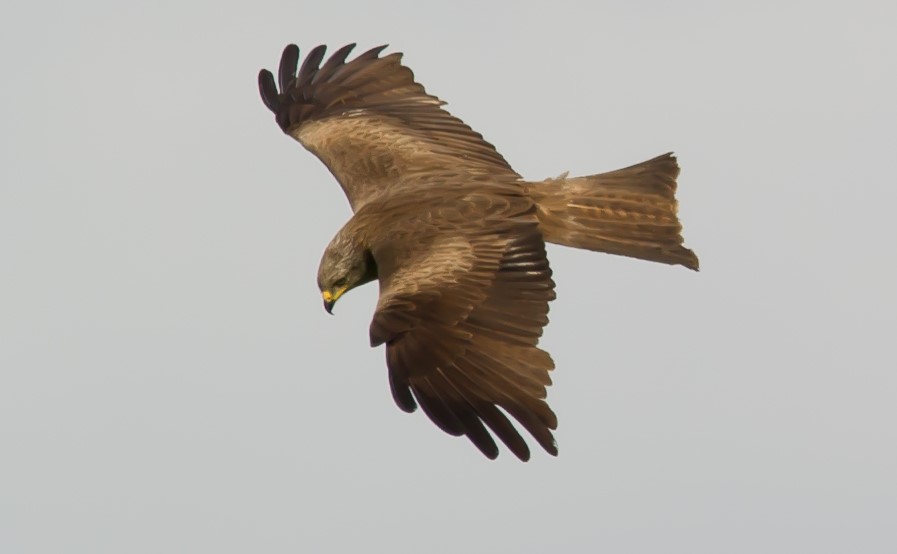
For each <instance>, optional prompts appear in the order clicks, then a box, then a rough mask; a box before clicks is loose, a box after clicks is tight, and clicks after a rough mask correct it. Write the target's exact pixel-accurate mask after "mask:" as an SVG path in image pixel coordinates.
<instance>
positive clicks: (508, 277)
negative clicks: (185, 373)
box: [259, 44, 698, 461]
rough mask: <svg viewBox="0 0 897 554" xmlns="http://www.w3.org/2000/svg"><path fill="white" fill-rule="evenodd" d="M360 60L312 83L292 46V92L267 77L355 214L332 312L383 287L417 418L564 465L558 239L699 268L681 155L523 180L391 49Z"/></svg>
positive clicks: (315, 64) (405, 403) (378, 329)
mask: <svg viewBox="0 0 897 554" xmlns="http://www.w3.org/2000/svg"><path fill="white" fill-rule="evenodd" d="M354 47H355V44H349V45H347V46H344V47H343V48H340V49H339V50H337V51H336V52H335V53H334V54H333V55H331V56H330V57H329V58H328V59H327V60H326V61H324V58H325V51H326V47H325V46H323V45H321V46H318V47H316V48H314V49H312V50H311V51H310V52H309V53H308V55H307V56H306V57H305V60H304V61H303V63H302V66H301V67H299V70H298V72H297V67H298V65H299V48H298V47H297V46H296V45H294V44H290V45H289V46H287V47H286V48H285V49H284V51H283V55H282V57H281V60H280V68H279V71H278V75H277V82H275V79H274V76H273V75H272V74H271V72H269V71H267V70H264V69H263V70H262V71H261V72H260V73H259V90H260V92H261V96H262V100H263V101H264V103H265V105H266V106H267V107H268V109H270V110H271V111H272V112H273V113H274V116H275V120H276V122H277V124H278V125H279V126H280V128H281V129H282V130H283V132H284V133H286V134H288V135H290V136H291V137H293V138H294V139H296V140H297V141H299V142H300V143H301V144H302V145H303V146H304V147H305V148H306V149H308V150H309V151H311V152H312V153H313V154H314V155H315V156H317V157H318V158H319V159H320V160H321V161H322V162H324V164H325V165H326V166H327V167H328V168H329V169H330V171H331V173H333V175H334V177H336V180H337V181H338V182H339V184H340V186H341V187H342V189H343V191H344V192H345V194H346V197H347V198H348V200H349V204H350V205H351V207H352V210H353V212H354V216H353V217H352V218H351V219H350V220H349V221H348V222H347V223H346V224H345V226H344V227H343V228H342V229H340V231H339V232H337V234H336V236H335V237H334V238H333V240H332V241H331V242H330V244H329V245H328V246H327V249H326V250H325V251H324V255H323V258H322V260H321V264H320V268H319V270H318V287H319V288H320V290H321V295H322V297H323V302H324V308H325V309H326V310H327V311H328V312H331V310H332V309H333V305H334V304H335V303H336V302H337V300H339V299H340V298H341V297H342V296H343V295H344V294H345V293H346V292H348V291H350V290H352V289H354V288H356V287H358V286H360V285H363V284H365V283H369V282H371V281H374V280H377V281H379V284H380V296H379V299H378V302H377V307H376V310H375V312H374V316H373V321H372V322H371V326H370V341H371V346H379V345H383V344H385V345H386V365H387V367H388V370H389V386H390V390H391V392H392V397H393V399H394V400H395V402H396V404H397V405H398V406H399V408H401V409H402V410H404V411H406V412H413V411H414V410H415V409H416V408H417V406H418V405H419V406H420V407H421V408H422V409H423V411H424V412H425V413H426V414H427V416H429V418H430V419H431V420H432V421H433V423H435V424H436V425H437V426H438V427H439V428H440V429H442V430H443V431H445V432H446V433H449V434H451V435H455V436H461V435H464V436H466V437H467V438H468V439H469V440H470V441H471V442H473V444H474V445H475V446H476V447H477V448H478V449H479V450H480V451H481V452H482V453H483V454H485V455H486V456H487V457H489V458H490V459H494V458H495V457H497V456H498V452H499V450H498V447H497V445H496V442H495V439H494V437H498V439H500V440H501V441H502V442H503V443H504V444H505V445H506V446H507V448H508V449H510V450H511V452H513V453H514V454H515V455H516V456H517V457H518V458H520V459H521V460H524V461H526V460H528V459H529V457H530V450H529V447H528V446H527V443H526V441H525V440H524V439H523V437H522V436H521V434H520V432H519V431H518V430H517V428H516V427H515V426H514V424H512V422H511V420H510V418H513V419H515V420H516V421H517V423H519V425H520V426H522V428H523V429H525V430H526V431H527V432H529V434H530V435H532V437H533V438H534V439H535V441H536V442H537V443H538V444H539V445H540V446H541V447H542V448H543V449H545V451H547V452H548V453H549V454H551V455H557V452H558V450H557V444H556V442H555V439H554V436H553V434H552V430H555V429H556V428H557V417H556V416H555V414H554V412H553V411H552V410H551V408H550V407H549V406H548V403H547V402H546V401H545V398H546V387H547V386H548V385H550V384H551V379H550V377H549V372H550V371H551V370H552V369H554V363H553V362H552V359H551V357H550V356H549V354H548V353H547V352H545V351H544V350H541V349H540V348H539V347H538V343H539V338H540V336H541V335H542V329H543V327H545V325H546V324H547V323H548V303H549V302H550V301H552V300H554V298H555V291H554V282H553V281H552V273H551V269H550V267H549V264H548V258H547V257H546V253H545V243H546V242H550V243H555V244H562V245H566V246H571V247H574V248H583V249H586V250H593V251H597V252H606V253H610V254H618V255H623V256H629V257H633V258H641V259H643V260H650V261H654V262H661V263H665V264H678V265H682V266H685V267H687V268H690V269H694V270H697V269H698V258H697V256H695V254H694V253H693V252H692V251H691V250H689V249H688V248H685V247H684V246H683V245H682V243H683V240H682V236H681V231H682V226H681V225H680V223H679V220H678V217H677V203H676V197H675V193H676V178H677V176H678V174H679V167H678V165H677V162H676V158H675V157H674V156H673V155H672V154H671V153H670V154H664V155H662V156H658V157H656V158H653V159H651V160H648V161H646V162H642V163H640V164H636V165H633V166H631V167H627V168H625V169H619V170H617V171H611V172H608V173H601V174H598V175H590V176H585V177H568V176H567V175H566V174H565V175H562V176H560V177H558V178H556V179H546V180H544V181H538V182H534V181H527V180H524V179H523V178H522V177H521V176H520V175H519V174H518V173H517V172H515V171H514V169H512V168H511V166H510V165H509V164H508V162H507V161H506V160H505V159H504V157H502V155H501V154H499V153H498V151H497V150H496V149H495V147H494V146H492V144H490V143H488V142H486V141H485V140H484V139H483V137H482V135H480V134H479V133H477V132H475V131H473V130H472V129H471V128H470V127H468V126H467V125H466V124H464V123H463V122H462V121H461V120H460V119H458V118H456V117H454V116H452V115H451V114H449V113H448V112H447V111H446V110H445V109H443V107H442V106H444V105H445V102H443V101H441V100H439V99H438V98H437V97H435V96H433V95H430V94H428V93H427V92H426V91H425V90H424V87H423V86H422V85H421V84H419V83H417V82H416V81H415V80H414V74H413V73H412V71H411V69H409V68H408V67H406V66H404V65H403V64H402V54H401V53H398V52H396V53H391V54H387V55H381V54H382V52H383V50H385V49H386V46H379V47H377V48H373V49H371V50H368V51H367V52H364V53H363V54H361V55H359V56H357V57H355V58H354V59H352V60H351V61H347V60H348V57H349V54H350V52H351V51H352V49H353V48H354ZM322 62H323V64H322ZM278 84H279V88H278ZM508 416H510V418H509V417H508Z"/></svg>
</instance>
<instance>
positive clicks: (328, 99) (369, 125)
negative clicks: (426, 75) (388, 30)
mask: <svg viewBox="0 0 897 554" xmlns="http://www.w3.org/2000/svg"><path fill="white" fill-rule="evenodd" d="M354 47H355V45H354V44H349V45H347V46H344V47H343V48H340V49H339V50H337V51H336V52H335V53H334V54H333V55H332V56H331V57H330V58H329V59H328V60H327V61H326V62H325V63H324V65H321V62H322V61H323V60H324V52H325V50H326V47H325V46H324V45H321V46H318V47H317V48H314V49H313V50H312V51H311V52H309V54H308V56H306V58H305V61H304V62H303V63H302V67H301V68H300V69H299V73H298V75H297V73H296V67H297V65H298V62H299V48H298V47H297V46H296V45H294V44H290V45H289V46H287V47H286V48H285V49H284V51H283V56H282V58H281V60H280V70H279V72H278V80H279V82H280V91H279V92H278V88H277V84H275V82H274V76H273V75H272V74H271V72H269V71H267V70H264V69H263V70H262V71H261V72H260V73H259V90H260V92H261V95H262V100H263V101H264V102H265V105H266V106H268V109H270V110H271V111H272V112H274V114H275V119H276V120H277V123H278V125H280V128H281V129H283V131H284V132H285V133H287V134H288V135H290V136H292V137H293V138H295V139H296V140H298V141H299V142H301V143H302V145H303V146H305V147H306V148H307V149H308V150H309V151H311V152H312V153H314V154H315V155H316V156H318V158H320V159H321V161H322V162H324V164H326V165H327V167H328V168H329V169H330V171H331V172H332V173H333V174H334V176H335V177H336V178H337V180H338V181H339V183H340V185H341V186H342V187H343V191H344V192H345V193H346V196H347V197H348V199H349V203H350V204H351V205H352V208H353V210H355V211H357V210H358V208H359V207H360V206H361V205H362V204H364V203H365V202H367V201H368V200H370V199H371V198H372V197H374V196H376V195H378V194H379V193H380V192H382V191H383V190H385V189H386V188H387V187H388V186H389V185H390V183H391V182H394V181H395V179H396V178H397V177H399V176H400V175H407V174H409V173H412V172H429V171H434V170H437V171H438V170H441V169H451V168H455V169H465V170H468V171H470V172H474V173H479V174H489V175H495V176H496V177H499V176H502V177H510V178H515V179H516V178H517V177H519V175H517V173H515V172H514V170H513V169H511V167H510V166H509V165H508V163H507V162H506V161H505V159H504V158H503V157H502V156H501V154H499V153H498V152H497V151H496V150H495V147H494V146H492V145H491V144H489V143H488V142H486V141H485V140H483V137H482V135H480V134H479V133H477V132H475V131H473V130H472V129H471V128H470V127H468V126H467V125H465V124H464V122H462V121H461V120H460V119H458V118H456V117H454V116H452V115H451V114H449V113H448V112H447V111H445V110H443V109H442V108H441V107H440V106H442V105H443V104H444V102H442V101H441V100H439V99H438V98H436V97H435V96H431V95H429V94H427V93H426V91H425V90H424V87H423V86H422V85H420V84H419V83H416V82H415V81H414V74H413V73H412V71H411V70H410V69H409V68H407V67H405V66H403V65H402V54H401V53H398V52H397V53H393V54H389V55H386V56H383V57H380V53H381V52H382V51H383V50H384V49H385V48H386V46H379V47H377V48H373V49H371V50H368V51H367V52H365V53H363V54H361V55H360V56H357V57H356V58H355V59H353V60H351V61H348V62H347V61H346V58H347V57H348V55H349V52H351V51H352V49H353V48H354Z"/></svg>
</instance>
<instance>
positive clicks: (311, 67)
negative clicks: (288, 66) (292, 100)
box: [296, 44, 327, 88]
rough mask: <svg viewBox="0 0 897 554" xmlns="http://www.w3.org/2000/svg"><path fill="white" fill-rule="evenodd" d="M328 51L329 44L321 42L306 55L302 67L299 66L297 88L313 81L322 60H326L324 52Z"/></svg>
mask: <svg viewBox="0 0 897 554" xmlns="http://www.w3.org/2000/svg"><path fill="white" fill-rule="evenodd" d="M326 53H327V45H326V44H319V45H317V46H315V47H314V48H312V50H311V52H309V53H308V55H307V56H305V61H303V62H302V67H300V68H299V76H298V77H296V87H297V88H300V87H303V86H305V85H307V84H308V83H310V82H311V80H312V79H313V78H314V76H315V74H316V73H317V72H318V68H319V67H320V66H321V61H323V60H324V54H326Z"/></svg>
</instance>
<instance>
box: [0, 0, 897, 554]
mask: <svg viewBox="0 0 897 554" xmlns="http://www.w3.org/2000/svg"><path fill="white" fill-rule="evenodd" d="M146 4H147V5H146V6H144V7H135V6H134V5H132V4H129V3H121V2H111V1H110V2H106V3H103V2H96V1H91V0H87V1H83V2H64V3H63V2H58V3H37V2H28V3H25V2H19V1H13V2H9V1H8V0H7V1H5V2H4V4H3V7H2V8H0V64H2V68H3V74H4V76H5V77H4V84H3V86H2V87H0V140H2V148H0V256H2V261H0V551H2V552H3V553H4V554H18V553H45V552H46V553H49V552H65V553H81V552H84V553H107V552H108V553H122V552H127V553H142V552H146V553H157V552H166V553H180V552H184V553H196V552H216V553H229V552H234V553H237V552H389V553H402V552H459V551H463V552H534V553H535V552H547V551H551V552H597V551H603V552H683V553H695V552H707V553H719V552H727V553H728V552H744V553H756V552H764V553H778V552H782V553H793V552H814V553H824V552H864V553H874V552H882V553H884V552H894V551H895V550H897V521H895V520H897V470H895V468H897V430H895V421H897V402H895V399H897V374H895V368H897V360H895V354H894V348H893V341H894V334H895V330H897V318H895V313H897V299H895V287H894V283H897V263H895V257H897V255H895V252H897V248H895V245H894V242H895V238H897V234H895V231H894V222H893V218H894V216H893V214H894V206H895V204H897V183H895V176H894V169H893V166H894V156H895V154H894V153H895V149H897V140H895V139H897V131H895V129H897V108H895V105H894V98H897V75H895V65H894V60H895V59H897V39H895V38H894V30H893V22H894V20H895V16H897V8H895V7H894V4H893V2H884V1H882V2H849V3H843V5H842V6H841V7H834V6H833V5H834V4H835V3H829V4H832V6H830V7H826V6H825V5H824V4H823V3H817V2H812V3H811V2H805V3H800V4H799V3H793V2H792V3H788V2H785V3H782V2H775V3H769V4H768V5H767V4H766V3H764V2H761V3H752V5H751V6H750V7H747V6H746V4H747V3H743V4H744V5H745V6H744V7H739V8H732V7H723V6H722V5H721V3H709V2H708V3H704V2H676V3H667V2H664V3H660V2H654V3H645V4H643V5H641V6H640V7H639V6H636V3H633V2H614V3H602V2H598V3H594V5H593V6H592V7H584V6H585V4H586V3H585V2H583V3H582V5H574V4H565V3H563V2H539V3H535V2H533V3H529V4H527V3H520V4H505V5H503V6H501V7H499V5H498V4H489V3H486V2H470V3H465V2H461V3H455V4H452V5H451V7H449V4H443V6H444V7H441V8H436V7H434V6H432V5H428V4H426V3H424V2H408V3H388V2H376V3H374V2H371V3H365V4H362V3H361V2H357V1H346V2H314V3H312V2H298V1H293V2H282V3H274V2H255V3H250V2H244V3H241V4H242V5H241V6H236V5H228V4H222V3H217V2H215V3H213V2H207V3H198V2H192V3H191V2H187V3H181V2H154V3H152V5H150V4H149V3H146ZM234 4H236V3H234ZM303 4H306V5H303ZM651 4H654V5H651ZM673 4H675V8H674V7H673ZM546 6H547V7H546ZM352 41H357V42H358V43H359V49H366V48H368V47H371V46H374V45H377V44H381V43H385V42H388V43H390V44H391V45H392V46H391V51H404V52H405V53H406V57H405V60H406V63H407V64H408V65H410V66H411V67H412V68H413V69H414V70H415V73H416V75H417V78H418V80H419V81H421V82H422V83H424V84H425V85H426V86H427V89H428V90H429V91H430V92H432V93H434V94H437V95H439V96H440V97H441V98H443V99H445V100H448V101H449V109H450V110H451V111H452V112H453V113H454V114H456V115H458V116H459V117H461V118H462V119H464V120H465V121H466V122H467V123H469V124H470V125H472V126H473V127H474V128H475V129H477V130H479V131H480V132H482V133H483V134H484V135H485V136H486V138H487V139H489V140H490V141H492V142H493V143H494V144H496V145H497V147H498V148H499V150H500V151H501V152H502V153H503V154H504V155H505V156H506V157H507V159H508V160H509V161H510V162H511V163H512V164H513V165H514V167H515V168H516V169H517V170H518V171H519V172H521V173H522V174H524V175H526V176H527V177H530V178H533V179H541V178H544V177H547V176H554V175H557V174H559V173H561V172H563V171H565V170H570V171H571V172H572V174H589V173H596V172H600V171H606V170H611V169H616V168H618V167H621V166H624V165H629V164H632V163H636V162H639V161H642V160H644V159H647V158H649V157H652V156H654V155H657V154H660V153H663V152H666V151H669V150H675V151H676V153H677V154H678V155H679V159H680V163H681V165H682V168H683V171H682V175H681V177H680V192H679V199H680V202H681V211H680V214H681V217H682V220H683V222H684V224H685V237H686V243H687V244H688V245H689V246H690V247H692V248H694V249H695V250H696V251H697V252H698V254H699V255H700V257H701V262H702V268H703V269H702V271H701V272H700V273H698V274H695V273H692V272H689V271H687V270H685V269H682V268H674V267H668V266H663V265H656V264H650V263H647V262H640V261H634V260H627V259H623V258H616V257H611V256H606V255H600V254H594V253H589V252H582V251H574V250H570V249H565V248H561V247H550V248H549V256H550V258H551V261H552V265H553V267H554V270H555V275H556V280H557V283H558V300H557V301H556V302H555V303H553V304H552V311H551V319H552V323H551V325H550V326H549V327H548V328H547V331H546V334H545V338H544V341H543V345H544V346H545V348H546V349H547V350H549V351H550V352H552V354H553V356H554V358H555V361H556V363H557V366H558V369H557V371H556V372H555V373H554V375H553V376H554V379H555V386H554V387H552V388H551V390H550V392H549V400H550V402H551V404H552V406H553V408H554V409H555V411H556V412H557V414H558V417H559V419H560V427H559V429H558V432H557V439H558V442H559V446H560V456H559V457H558V458H556V459H555V458H551V457H550V456H548V455H546V454H544V453H543V452H541V451H539V452H535V453H534V459H533V460H532V461H531V462H530V463H528V464H522V463H520V462H518V461H517V460H516V459H515V458H514V457H513V456H512V455H510V453H509V452H508V451H507V450H503V452H502V455H501V456H500V457H499V459H498V460H497V461H495V462H489V461H488V460H486V459H485V458H483V457H482V456H481V455H480V454H479V452H478V451H477V450H476V449H475V448H474V447H473V446H472V445H470V444H469V443H468V442H467V441H466V440H465V439H456V438H452V437H449V436H447V435H445V434H443V433H442V432H440V431H439V430H438V429H437V428H435V427H434V426H433V425H432V424H431V423H430V422H429V421H428V420H427V419H426V417H425V416H424V415H423V414H421V413H416V414H414V415H406V414H404V413H402V412H400V411H399V410H398V409H397V408H396V407H395V406H394V405H393V402H392V399H391V398H390V395H389V391H388V386H387V381H386V369H385V364H384V359H383V351H382V350H381V349H378V350H372V349H370V348H369V347H368V345H367V327H368V323H369V321H370V316H371V313H372V311H373V306H374V302H375V300H376V286H368V287H365V288H363V289H359V290H358V291H355V292H353V293H351V294H350V295H347V296H346V297H345V298H344V299H343V300H341V301H340V305H339V306H338V312H337V314H338V315H337V317H335V318H331V317H329V316H327V314H326V313H324V311H323V309H322V307H321V301H320V297H319V295H318V292H317V288H316V286H315V272H316V269H317V265H318V261H319V258H320V254H321V252H322V251H323V248H324V246H325V245H326V244H327V242H328V241H329V239H330V237H331V236H332V234H333V233H334V232H335V231H336V230H337V229H338V228H339V227H340V226H341V225H342V224H343V223H344V221H345V220H346V219H347V218H348V217H349V215H350V210H349V207H348V204H347V202H346V201H345V199H344V197H343V195H342V192H341V191H340V190H339V188H338V186H337V185H336V183H335V181H334V180H333V179H332V177H331V176H330V175H329V173H328V172H327V171H326V169H325V168H324V167H323V166H322V165H321V164H320V163H319V162H318V161H317V160H316V159H315V158H314V157H313V156H311V155H310V154H308V153H307V152H305V151H304V150H302V149H301V147H300V146H299V145H298V144H297V143H295V142H293V141H292V140H291V139H289V138H288V137H286V136H284V135H283V134H282V133H281V132H280V130H279V129H278V128H277V126H276V125H275V124H274V122H273V117H272V116H271V114H270V113H269V112H268V111H267V110H266V109H265V107H264V106H263V105H262V103H261V101H260V100H259V98H258V95H257V90H256V84H255V78H256V73H257V71H258V70H259V68H260V67H267V68H272V69H273V68H275V67H276V65H277V63H278V61H279V55H280V51H281V49H282V48H283V46H284V45H285V44H286V43H288V42H296V43H298V44H299V45H300V47H301V48H302V50H303V53H304V52H307V51H308V50H309V49H310V48H311V47H312V46H314V45H316V44H318V43H327V44H329V45H331V47H332V49H333V48H334V47H338V46H340V45H342V44H345V43H347V42H352Z"/></svg>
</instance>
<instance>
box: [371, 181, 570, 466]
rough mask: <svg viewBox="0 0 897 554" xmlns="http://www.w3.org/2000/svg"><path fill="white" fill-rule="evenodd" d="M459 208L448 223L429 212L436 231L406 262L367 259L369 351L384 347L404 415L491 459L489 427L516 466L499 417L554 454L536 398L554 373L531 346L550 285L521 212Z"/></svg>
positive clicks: (511, 434) (539, 244) (536, 237)
mask: <svg viewBox="0 0 897 554" xmlns="http://www.w3.org/2000/svg"><path fill="white" fill-rule="evenodd" d="M464 207H465V211H467V212H468V213H458V214H457V217H455V218H452V217H446V213H445V212H441V213H439V214H438V217H439V218H440V222H439V226H440V229H441V230H442V232H441V233H440V234H439V236H437V237H436V239H435V240H433V241H432V242H429V241H428V242H427V247H426V248H419V249H416V250H415V249H413V248H412V249H411V250H412V251H414V252H415V253H414V254H412V255H410V256H409V257H408V258H407V259H405V260H391V259H384V257H385V255H384V254H383V253H380V252H378V250H377V249H375V250H374V257H375V259H376V260H377V264H378V268H381V269H384V270H386V271H385V273H386V274H385V275H384V274H382V273H381V276H380V279H381V284H380V287H381V288H380V300H379V302H378V305H377V311H376V313H375V315H374V320H373V322H372V323H371V343H372V344H373V345H375V346H376V345H378V344H382V343H386V345H387V346H386V358H387V365H388V366H389V380H390V387H391V389H392V394H393V398H394V399H395V401H396V403H397V404H398V405H399V407H401V408H402V409H403V410H405V411H409V412H410V411H413V410H414V409H415V408H416V407H417V404H420V406H421V407H422V408H423V410H424V412H425V413H426V414H427V415H428V416H429V417H430V419H431V420H432V421H433V422H434V423H436V425H438V426H439V427H440V428H441V429H442V430H444V431H445V432H447V433H450V434H452V435H466V436H467V437H468V438H469V439H470V440H471V441H472V442H473V443H474V444H475V445H476V446H477V447H478V448H479V449H480V450H481V451H482V452H483V453H484V454H485V455H486V456H488V457H489V458H495V457H496V456H497V455H498V448H497V446H496V444H495V441H494V440H493V438H492V435H490V433H489V431H487V427H488V428H489V429H491V430H492V432H493V433H494V434H495V435H496V436H498V437H499V438H500V439H501V440H502V441H503V442H504V443H505V444H506V445H507V446H508V448H510V449H511V451H513V452H514V454H516V455H517V457H519V458H520V459H521V460H527V459H529V456H530V452H529V448H528V447H527V445H526V442H525V441H524V440H523V438H522V437H521V436H520V434H519V432H518V431H517V430H516V429H515V428H514V426H513V425H512V424H511V422H510V421H509V420H508V418H507V417H506V416H505V413H503V412H502V410H504V412H507V413H508V414H510V415H511V416H512V417H513V418H514V419H516V420H517V421H518V422H519V423H520V424H521V425H522V426H523V427H524V428H525V429H526V430H527V431H529V433H530V434H532V435H533V437H535V439H536V440H537V441H538V443H539V444H540V445H541V446H542V447H543V448H544V449H545V450H546V451H548V452H549V453H551V454H553V455H556V454H557V446H556V444H555V442H554V438H553V436H552V433H551V430H552V429H555V428H556V427H557V418H556V417H555V415H554V412H552V411H551V408H549V406H548V404H547V403H546V402H545V400H544V399H545V396H546V390H545V387H546V386H547V385H549V384H550V383H551V379H550V378H549V375H548V372H549V371H550V370H551V369H553V367H554V364H553V362H552V361H551V357H550V356H549V355H548V353H546V352H544V351H542V350H540V349H539V348H537V346H536V345H537V343H538V341H539V337H540V336H541V334H542V328H543V327H544V326H545V325H546V324H547V323H548V317H547V314H548V302H549V301H550V300H552V299H553V298H554V282H553V281H552V280H551V270H550V268H549V266H548V260H547V258H546V256H545V244H544V242H543V240H542V236H541V233H540V232H539V230H538V226H537V225H538V224H537V222H536V220H535V218H534V216H533V215H532V210H531V204H530V203H529V202H528V201H526V200H525V199H522V198H507V197H502V198H498V197H494V196H488V195H485V194H484V195H473V196H471V197H468V198H466V199H465V203H464ZM470 211H477V212H478V215H479V216H480V217H479V218H476V217H471V215H472V214H471V213H470ZM419 236H420V234H409V236H408V237H405V238H400V240H405V241H413V240H415V237H419ZM378 255H379V256H380V257H379V258H378ZM415 399H416V401H415ZM499 408H501V409H499Z"/></svg>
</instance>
